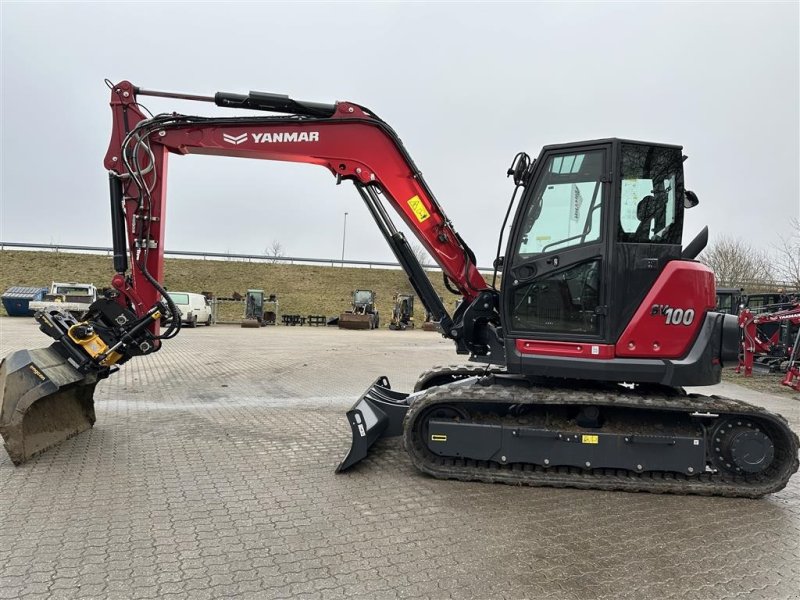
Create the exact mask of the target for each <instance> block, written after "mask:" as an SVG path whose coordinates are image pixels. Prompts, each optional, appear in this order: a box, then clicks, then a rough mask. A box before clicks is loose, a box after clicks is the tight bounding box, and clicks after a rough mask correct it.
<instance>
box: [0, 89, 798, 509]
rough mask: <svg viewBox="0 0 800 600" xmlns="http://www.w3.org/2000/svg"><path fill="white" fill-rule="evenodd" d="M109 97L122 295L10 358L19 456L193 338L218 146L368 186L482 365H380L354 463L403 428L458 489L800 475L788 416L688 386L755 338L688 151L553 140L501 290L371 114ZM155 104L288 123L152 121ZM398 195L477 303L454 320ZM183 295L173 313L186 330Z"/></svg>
mask: <svg viewBox="0 0 800 600" xmlns="http://www.w3.org/2000/svg"><path fill="white" fill-rule="evenodd" d="M109 87H110V88H111V108H112V113H113V129H112V135H111V142H110V144H109V149H108V153H107V154H106V158H105V167H106V169H107V170H108V172H109V181H110V192H111V193H110V198H111V223H112V239H113V246H114V258H113V264H114V269H115V271H116V274H115V275H114V276H113V278H112V285H113V290H112V291H111V292H110V293H108V294H107V295H106V297H105V298H102V299H100V300H98V301H97V302H95V303H94V304H93V305H92V306H91V308H90V310H89V311H88V312H87V313H86V314H85V315H83V317H82V318H81V320H80V321H78V320H76V319H74V318H72V317H70V316H69V315H65V314H62V313H61V312H59V311H49V312H47V313H41V314H39V315H37V320H38V321H39V323H40V327H41V329H42V331H44V332H45V333H46V334H47V335H49V336H50V337H51V338H53V339H54V342H53V343H52V344H51V346H50V347H49V348H43V349H38V350H22V351H18V352H15V353H12V354H11V355H9V356H8V357H6V358H5V359H4V361H3V363H2V366H0V387H1V388H2V393H3V398H2V406H1V407H0V410H1V412H0V433H2V435H3V437H4V439H5V445H6V449H7V450H8V452H9V454H10V455H11V457H12V459H13V460H14V462H15V463H19V462H23V461H24V460H27V459H28V458H30V457H31V456H33V455H35V454H36V453H38V452H41V451H43V450H45V449H47V448H49V447H51V446H53V445H54V444H55V443H58V442H59V441H61V440H63V439H65V438H66V437H69V436H70V435H75V434H77V433H80V432H81V431H83V430H85V429H87V428H88V427H91V426H92V424H93V423H94V404H93V392H94V388H95V386H96V384H97V382H98V381H99V380H101V379H103V378H105V377H108V376H109V375H111V374H113V373H114V372H115V371H116V370H118V369H119V368H120V365H122V364H123V363H125V362H126V361H128V360H130V359H131V358H133V357H136V356H143V355H147V354H151V353H153V352H156V351H158V350H159V349H160V348H161V346H162V344H163V342H164V341H166V340H169V339H170V338H172V337H174V336H175V335H177V334H178V332H179V331H180V318H177V319H176V318H175V315H178V314H179V312H178V311H177V310H176V309H175V307H174V306H173V305H172V301H171V300H170V297H169V295H168V294H167V293H166V292H165V290H164V288H163V276H164V260H163V255H164V231H165V217H166V174H167V169H166V166H167V159H168V156H169V155H170V154H177V155H186V154H206V155H217V156H227V157H236V158H254V159H262V160H276V161H290V162H301V163H308V164H316V165H320V166H322V167H324V168H326V169H327V170H328V171H329V172H330V173H331V174H332V175H333V176H334V177H335V179H336V181H337V183H340V182H342V181H349V182H352V183H353V184H354V186H355V188H356V190H357V192H358V194H359V195H360V197H361V199H362V200H363V201H364V203H365V206H366V208H367V210H368V212H369V213H370V214H371V215H372V217H373V218H374V220H375V223H376V225H377V226H378V228H379V229H380V231H381V233H382V234H383V236H384V238H385V240H386V241H387V243H388V244H389V246H390V248H391V249H392V251H393V253H394V254H395V256H396V257H397V260H398V262H399V263H400V265H401V266H402V267H403V269H404V270H405V271H406V273H407V275H408V277H409V281H410V283H411V285H412V287H413V289H414V291H415V292H416V295H417V296H418V297H419V298H420V300H421V301H422V303H423V304H424V306H425V307H426V309H427V310H428V311H429V312H430V313H431V315H432V319H433V320H434V321H435V322H436V323H437V324H438V327H439V330H440V331H441V332H442V334H443V335H444V336H445V337H446V338H448V339H450V340H452V341H453V342H454V344H455V349H456V352H457V353H458V354H462V355H468V356H469V359H470V360H471V361H473V362H474V363H477V364H473V365H467V366H455V367H446V368H437V369H433V370H431V371H428V372H426V373H423V374H422V375H421V376H420V378H419V380H418V382H417V385H416V386H415V389H414V393H412V394H403V393H399V392H397V391H395V390H392V389H391V386H390V385H389V381H388V379H387V378H386V377H379V378H378V379H377V380H376V381H375V383H374V384H373V385H372V386H370V388H369V389H367V391H366V392H365V393H364V394H363V395H362V396H361V397H360V398H359V399H358V400H357V401H356V403H355V404H354V405H353V407H352V408H351V410H350V411H348V413H347V418H348V422H349V424H350V427H351V433H352V444H351V448H350V451H349V453H348V455H347V456H346V457H345V459H344V460H343V461H342V462H341V463H340V465H339V467H338V469H337V471H344V470H346V469H348V468H350V467H352V466H353V465H354V464H356V463H357V462H359V461H360V460H361V459H362V458H364V457H365V456H366V454H367V451H368V449H369V447H370V446H371V445H372V444H373V443H374V442H375V441H376V440H378V439H380V438H382V437H387V436H402V437H403V441H404V446H405V448H406V450H407V451H408V453H409V456H410V458H411V461H412V463H413V464H414V465H415V466H416V467H417V468H418V469H420V470H421V471H423V472H425V473H428V474H430V475H432V476H434V477H438V478H442V479H459V480H475V481H486V482H502V483H511V484H516V485H519V484H524V485H550V486H558V487H564V486H571V487H579V488H593V489H606V490H627V491H651V492H676V493H695V494H707V495H708V494H715V495H724V496H746V497H757V496H761V495H763V494H767V493H771V492H774V491H776V490H779V489H781V488H783V487H784V486H785V485H786V482H787V481H788V479H789V477H790V476H791V475H792V474H793V473H794V472H796V471H797V468H798V460H797V448H798V439H797V436H796V435H795V434H794V432H792V431H791V430H790V429H789V427H788V425H787V423H786V420H785V419H783V418H782V417H780V416H779V415H775V414H772V413H769V412H766V411H764V410H763V409H761V408H759V407H754V406H751V405H749V404H746V403H744V402H739V401H736V400H732V399H726V398H720V397H717V396H714V397H704V396H697V395H691V394H687V393H686V392H685V391H684V390H683V386H703V385H712V384H715V383H718V382H719V381H720V377H721V372H722V367H723V365H724V364H727V363H729V362H732V361H735V360H736V359H737V357H738V351H739V328H738V327H737V319H736V317H735V316H733V315H724V314H721V313H719V312H716V311H715V306H716V294H715V283H714V274H713V272H712V271H711V270H710V269H708V268H707V267H706V266H704V265H702V264H700V263H699V262H697V261H695V260H694V259H695V258H696V257H697V255H698V254H699V253H700V252H701V251H702V250H703V248H704V247H705V245H706V243H707V239H708V230H707V229H704V231H703V232H701V234H700V235H698V236H697V237H696V238H695V239H694V240H692V241H691V242H689V243H688V244H686V245H685V246H684V245H683V238H682V236H683V218H684V211H685V209H686V208H691V207H692V206H694V205H696V204H697V202H698V200H697V197H696V196H695V195H694V194H693V193H692V192H690V191H688V190H686V189H685V188H684V173H683V164H684V160H685V158H686V157H685V156H683V153H682V148H681V147H680V146H674V145H669V144H656V143H649V142H640V141H631V140H622V139H617V138H610V139H602V140H590V141H583V142H574V143H567V144H558V145H552V146H546V147H544V148H543V149H542V151H541V153H540V154H539V157H538V158H537V159H536V160H535V161H531V160H530V157H529V156H528V155H527V154H525V153H524V152H520V153H518V154H517V155H516V157H515V158H514V161H513V162H512V165H511V168H510V169H509V171H508V175H509V176H511V177H513V181H514V184H515V188H514V194H513V195H512V198H511V202H510V204H509V206H508V210H507V212H506V218H505V220H504V221H503V224H502V227H501V232H503V231H505V230H506V223H507V220H508V217H509V216H510V214H511V211H512V208H513V206H514V202H515V200H516V198H517V195H518V192H520V191H522V193H521V194H519V202H518V205H517V209H516V213H515V216H514V218H513V221H512V224H511V228H510V234H509V236H508V240H507V244H506V252H505V255H504V256H499V255H500V249H501V248H502V235H501V239H500V241H499V242H498V257H497V260H496V261H495V264H496V265H497V267H498V269H501V270H502V271H503V277H502V282H501V286H500V288H499V289H498V288H497V287H495V285H494V281H493V283H492V285H489V283H487V282H486V281H485V280H484V278H483V277H482V276H481V274H480V273H479V272H478V270H477V267H476V260H475V256H474V254H473V253H472V251H471V250H470V248H469V246H468V245H467V244H466V243H465V242H464V240H463V239H462V238H461V236H460V235H459V234H458V233H457V232H456V230H455V228H454V226H453V224H452V222H451V221H450V219H449V218H448V217H447V216H446V215H445V213H444V210H443V209H442V207H441V206H440V205H439V203H438V201H437V200H436V198H435V197H434V195H433V193H432V192H431V190H430V189H429V188H428V186H427V184H426V182H425V180H424V178H423V176H422V173H421V172H420V171H419V169H417V167H416V165H415V164H414V163H413V161H412V160H411V157H410V156H409V154H408V152H407V151H406V149H405V147H404V146H403V144H402V142H401V141H400V139H399V137H398V136H397V134H396V133H395V132H394V131H393V130H392V128H391V127H389V125H387V124H386V123H385V122H384V121H382V120H381V119H380V118H378V117H377V116H376V115H375V113H374V112H372V111H370V110H368V109H367V108H365V107H363V106H360V105H358V104H354V103H352V102H338V103H335V104H323V103H317V102H304V101H297V100H293V99H291V98H289V97H288V96H282V95H277V94H271V93H263V92H250V93H249V94H247V95H242V94H230V93H217V94H216V95H215V96H196V95H188V94H178V93H171V92H159V91H153V90H145V89H142V88H138V87H136V86H134V85H132V84H131V83H130V82H127V81H123V82H121V83H119V84H116V85H111V84H109ZM145 95H148V96H158V97H163V98H179V99H188V100H196V101H201V102H212V103H215V104H217V105H218V106H223V107H230V108H239V109H248V110H256V111H267V112H273V113H285V114H283V115H282V116H236V117H199V116H191V115H183V114H177V113H167V114H159V115H156V116H152V117H148V116H146V115H145V114H144V112H143V110H142V108H141V105H140V104H139V101H138V97H139V96H145ZM476 170H477V168H476V166H475V165H465V169H464V173H465V175H466V176H473V175H474V173H475V172H476ZM387 207H390V208H392V209H393V210H395V211H396V212H397V213H398V214H399V215H400V217H401V218H402V220H403V221H404V222H405V224H406V225H407V226H408V227H409V228H410V230H411V231H413V232H414V234H415V235H416V236H417V237H418V238H419V240H420V241H421V243H422V244H423V246H424V247H425V248H426V249H427V251H428V252H429V253H430V254H431V256H432V257H433V259H434V260H435V261H436V262H437V263H438V264H439V266H440V267H441V269H442V272H443V276H444V279H445V284H446V285H447V287H448V288H449V289H450V291H452V292H453V293H454V294H456V295H458V296H460V297H461V298H462V299H463V302H462V303H461V304H460V305H459V306H458V308H457V309H456V310H455V312H454V313H453V314H452V315H450V314H449V313H448V311H447V310H446V309H445V306H444V303H443V301H442V299H441V298H440V297H439V296H438V295H437V293H436V291H435V288H434V287H433V285H432V284H431V282H430V280H429V279H428V277H427V275H426V273H425V270H424V269H423V268H422V266H421V265H420V263H419V260H418V259H417V258H416V257H415V255H414V252H413V251H412V249H411V247H410V246H409V244H408V241H407V240H406V238H405V235H404V234H403V233H402V232H400V231H398V230H397V228H396V226H395V225H394V223H393V222H392V219H391V218H390V216H389V212H388V210H387ZM498 220H499V219H498ZM487 235H488V234H487ZM161 298H163V299H164V301H166V303H167V304H168V305H169V314H171V315H173V318H172V320H171V322H170V323H169V324H168V326H167V328H166V330H165V331H164V332H161V331H160V328H159V320H160V317H161V315H162V314H163V313H165V312H167V310H166V309H167V307H166V306H165V305H164V304H162V300H161ZM621 384H625V385H621Z"/></svg>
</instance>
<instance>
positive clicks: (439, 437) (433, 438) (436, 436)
mask: <svg viewBox="0 0 800 600" xmlns="http://www.w3.org/2000/svg"><path fill="white" fill-rule="evenodd" d="M431 441H432V442H446V441H447V436H446V435H443V434H440V433H434V434H432V435H431Z"/></svg>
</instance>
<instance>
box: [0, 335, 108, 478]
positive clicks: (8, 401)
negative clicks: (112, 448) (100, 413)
mask: <svg viewBox="0 0 800 600" xmlns="http://www.w3.org/2000/svg"><path fill="white" fill-rule="evenodd" d="M55 346H56V344H53V345H52V346H50V347H48V348H38V349H36V350H19V351H17V352H12V353H11V354H9V355H8V356H6V357H5V358H4V359H3V361H2V363H0V392H2V404H0V435H2V436H3V441H4V445H5V448H6V451H7V452H8V455H9V456H10V457H11V460H12V462H13V463H14V464H15V465H19V464H21V463H24V462H25V461H27V460H28V459H30V458H32V457H33V456H36V455H37V454H39V453H41V452H44V451H45V450H47V449H49V448H52V447H54V446H56V445H58V444H60V443H61V442H63V441H65V440H67V439H69V438H71V437H73V436H75V435H78V434H79V433H81V432H83V431H86V430H87V429H90V428H91V427H92V425H94V422H95V414H94V388H95V386H96V385H97V381H98V378H97V374H96V373H89V374H84V373H81V372H80V371H78V370H77V369H75V368H74V367H73V366H72V365H71V364H70V363H69V362H68V361H67V359H66V358H64V357H63V356H62V354H61V353H60V352H58V351H57V350H56V349H55Z"/></svg>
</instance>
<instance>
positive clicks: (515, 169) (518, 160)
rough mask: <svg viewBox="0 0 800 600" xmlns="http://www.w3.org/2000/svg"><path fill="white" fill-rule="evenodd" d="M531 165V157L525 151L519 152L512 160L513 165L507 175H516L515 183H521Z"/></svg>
mask: <svg viewBox="0 0 800 600" xmlns="http://www.w3.org/2000/svg"><path fill="white" fill-rule="evenodd" d="M530 166H531V157H530V156H528V155H527V154H526V153H525V152H519V153H517V155H516V156H515V157H514V160H513V161H511V167H510V168H509V169H508V171H506V177H511V176H512V175H513V177H514V185H520V184H521V183H522V182H523V181H524V180H525V175H526V174H527V171H528V167H530Z"/></svg>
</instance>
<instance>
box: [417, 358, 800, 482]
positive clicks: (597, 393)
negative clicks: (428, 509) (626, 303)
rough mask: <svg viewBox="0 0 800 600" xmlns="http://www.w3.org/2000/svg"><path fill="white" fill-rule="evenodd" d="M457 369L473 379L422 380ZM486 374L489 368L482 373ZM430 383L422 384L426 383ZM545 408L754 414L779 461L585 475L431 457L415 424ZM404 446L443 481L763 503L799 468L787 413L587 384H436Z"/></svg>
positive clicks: (423, 398)
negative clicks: (740, 468)
mask: <svg viewBox="0 0 800 600" xmlns="http://www.w3.org/2000/svg"><path fill="white" fill-rule="evenodd" d="M447 369H451V372H452V374H454V375H460V376H461V377H467V376H469V374H475V370H476V369H475V367H466V368H464V367H449V368H448V367H438V368H435V369H433V370H432V371H431V372H428V373H425V374H423V375H422V376H421V378H420V383H422V382H423V380H425V379H426V376H428V380H430V376H431V375H432V374H436V375H441V374H443V373H445V372H446V371H447ZM477 370H478V371H480V372H481V373H483V372H485V370H486V368H485V367H482V368H479V369H477ZM423 385H424V383H423ZM486 402H494V403H502V404H509V405H510V404H539V405H570V404H573V405H575V404H593V405H597V406H614V407H622V408H624V407H629V408H635V409H653V410H670V411H680V412H684V413H692V412H695V411H698V412H711V413H716V414H719V415H720V417H723V416H730V415H735V416H749V417H751V418H753V419H758V420H759V421H761V422H762V423H764V422H766V423H767V424H768V427H766V428H767V429H769V430H770V432H769V433H770V437H771V438H772V440H773V443H774V444H775V457H774V459H773V462H772V465H771V466H770V467H769V468H768V469H767V471H766V472H765V473H762V474H759V475H734V474H728V473H724V472H721V471H718V472H716V473H703V474H700V475H697V476H692V477H689V476H687V475H684V474H682V473H664V472H644V473H638V472H636V471H629V470H626V469H593V470H583V469H579V468H576V467H551V468H544V467H541V466H538V465H532V464H522V463H517V464H508V465H502V464H499V463H495V462H487V461H476V460H471V459H464V458H443V457H440V456H437V455H435V454H433V453H432V452H430V451H429V450H428V448H427V446H426V444H425V441H424V440H423V439H421V437H420V434H419V430H420V429H421V428H419V427H417V426H416V425H417V423H416V419H417V417H419V416H420V415H421V414H423V413H424V412H425V410H426V409H427V408H429V407H431V406H433V405H435V404H439V403H442V404H454V403H458V404H472V403H486ZM403 429H404V434H403V444H404V446H405V449H406V451H407V452H408V454H409V455H410V456H411V460H412V462H413V463H414V465H415V466H416V467H417V468H418V469H419V470H420V471H423V472H424V473H427V474H429V475H432V476H433V477H436V478H439V479H456V480H460V481H483V482H487V483H506V484H511V485H532V486H549V487H572V488H580V489H594V490H621V491H628V492H652V493H662V494H663V493H672V494H698V495H705V496H727V497H745V498H759V497H761V496H763V495H765V494H770V493H773V492H777V491H779V490H781V489H783V488H784V487H785V486H786V483H787V482H788V481H789V478H790V477H791V476H792V474H793V473H795V472H796V471H797V469H798V458H797V451H798V437H797V435H796V434H795V433H794V432H793V431H792V430H791V429H789V426H788V422H787V421H786V419H784V418H783V417H782V416H781V415H777V414H774V413H770V412H769V411H767V410H766V409H764V408H761V407H758V406H754V405H752V404H748V403H746V402H742V401H739V400H734V399H732V398H723V397H721V396H701V395H698V394H681V393H678V394H674V395H670V394H667V393H664V392H660V393H658V394H652V393H648V394H644V393H641V394H640V393H636V392H633V391H632V392H630V393H626V392H625V391H624V390H623V391H621V393H620V392H617V391H616V389H615V390H614V391H613V392H612V391H609V390H598V388H592V387H585V388H577V387H569V388H564V387H544V386H541V387H523V386H508V385H490V386H486V385H480V384H478V383H467V384H465V383H461V384H447V385H442V386H438V387H433V388H431V389H430V390H429V391H427V392H426V393H425V394H423V395H421V396H418V397H417V398H416V399H415V401H414V403H413V404H412V406H411V408H410V409H409V411H408V413H407V414H406V417H405V422H404V427H403Z"/></svg>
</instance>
